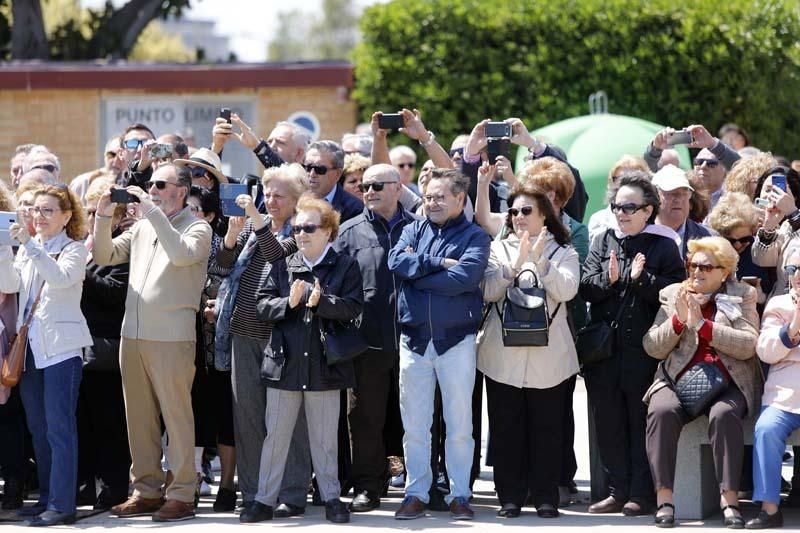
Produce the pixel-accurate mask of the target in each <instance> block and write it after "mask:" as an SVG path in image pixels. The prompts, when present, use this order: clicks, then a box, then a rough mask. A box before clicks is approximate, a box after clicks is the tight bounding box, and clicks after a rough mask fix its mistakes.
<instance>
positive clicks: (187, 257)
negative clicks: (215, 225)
mask: <svg viewBox="0 0 800 533" xmlns="http://www.w3.org/2000/svg"><path fill="white" fill-rule="evenodd" d="M152 178H153V179H152V181H150V182H149V186H150V187H149V191H148V192H149V195H148V194H147V193H145V192H144V191H143V190H142V189H140V188H139V187H136V186H130V187H128V192H130V193H131V194H132V195H134V196H135V197H136V198H138V199H139V202H140V204H141V211H142V215H143V217H144V218H142V219H141V220H140V221H139V222H137V223H136V224H134V225H133V226H132V227H131V229H129V230H128V231H126V232H125V233H123V234H122V235H120V236H118V237H116V238H115V239H113V240H112V238H111V231H112V227H111V217H112V216H113V214H114V208H115V207H116V204H113V203H111V192H110V191H109V192H106V193H105V194H104V195H103V196H102V197H101V198H100V201H99V202H98V206H97V215H96V217H97V219H96V222H95V227H94V249H93V254H94V260H95V262H96V263H97V264H99V265H116V264H120V263H125V262H129V263H130V283H129V285H128V296H127V300H126V302H125V318H124V320H123V323H122V339H121V343H120V368H121V371H122V385H123V390H124V393H125V414H126V415H127V418H128V437H129V444H130V450H131V458H132V460H133V462H132V465H131V476H132V478H133V495H132V496H131V497H130V498H129V499H128V501H126V502H125V503H123V504H120V505H117V506H115V507H113V508H112V510H111V512H112V514H114V515H116V516H118V517H133V516H143V515H152V518H153V521H156V522H165V521H178V520H186V519H189V518H193V517H194V495H195V485H196V483H197V478H196V475H195V465H194V418H193V416H192V401H191V389H192V380H193V377H194V372H195V367H194V358H195V341H196V332H195V320H196V317H197V311H198V308H199V305H200V293H201V291H202V290H203V286H204V284H205V281H206V264H207V262H208V256H209V252H210V248H211V227H210V226H209V225H208V223H207V222H206V221H205V220H201V219H198V218H197V217H195V216H194V214H193V213H192V211H191V209H190V208H189V207H187V204H186V198H187V197H188V195H189V188H190V187H191V183H192V176H191V173H190V172H189V170H188V169H186V168H184V167H177V166H175V165H173V164H167V165H163V166H161V167H159V168H158V169H157V170H156V171H155V172H153V175H152ZM159 415H161V416H162V417H163V419H164V424H165V426H166V428H167V434H168V435H169V453H170V457H169V460H170V466H171V469H172V472H173V473H174V481H173V482H172V483H171V484H170V485H169V486H168V487H167V488H166V502H164V500H163V495H162V492H161V491H162V489H161V486H162V485H163V484H164V472H163V471H162V470H161V422H160V420H159Z"/></svg>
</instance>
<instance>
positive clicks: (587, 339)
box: [575, 291, 627, 366]
mask: <svg viewBox="0 0 800 533" xmlns="http://www.w3.org/2000/svg"><path fill="white" fill-rule="evenodd" d="M626 294H627V291H626ZM625 300H626V298H623V299H622V302H620V306H619V310H618V311H617V316H615V317H614V320H613V321H612V322H611V323H610V324H609V323H608V322H606V321H605V320H598V321H597V322H590V323H589V324H587V325H586V326H584V327H582V328H581V329H580V330H578V332H577V333H576V335H575V336H576V339H575V350H576V351H577V352H578V362H579V363H580V364H581V366H583V365H592V364H594V363H599V362H601V361H605V360H606V359H611V356H612V355H613V353H612V351H613V349H614V332H615V331H616V330H617V327H619V319H620V318H622V313H623V311H624V310H625Z"/></svg>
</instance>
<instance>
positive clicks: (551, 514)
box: [536, 503, 559, 518]
mask: <svg viewBox="0 0 800 533" xmlns="http://www.w3.org/2000/svg"><path fill="white" fill-rule="evenodd" d="M536 514H537V515H539V518H558V516H559V513H558V509H557V508H556V507H555V506H554V505H551V504H549V503H543V504H542V505H540V506H539V507H537V508H536Z"/></svg>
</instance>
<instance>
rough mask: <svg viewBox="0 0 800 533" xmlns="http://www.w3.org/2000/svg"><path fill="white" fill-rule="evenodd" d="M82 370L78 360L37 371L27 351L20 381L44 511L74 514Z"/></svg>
mask: <svg viewBox="0 0 800 533" xmlns="http://www.w3.org/2000/svg"><path fill="white" fill-rule="evenodd" d="M82 371H83V361H82V360H81V358H80V357H73V358H71V359H67V360H66V361H62V362H60V363H58V364H55V365H53V366H49V367H47V368H44V369H42V370H39V369H37V368H36V366H35V364H34V362H33V354H32V353H31V351H30V349H29V350H28V356H27V358H26V360H25V372H24V373H23V374H22V379H21V380H20V382H19V390H20V394H21V395H22V404H23V405H24V406H25V416H26V417H27V419H28V428H29V429H30V432H31V437H32V440H33V451H34V453H35V454H36V469H37V472H38V474H39V502H38V504H37V505H43V506H44V505H46V506H47V510H48V511H58V512H60V513H74V512H75V490H76V485H77V478H78V425H77V422H76V418H75V410H76V409H77V406H78V389H79V388H80V384H81V376H82ZM54 465H55V468H53V466H54Z"/></svg>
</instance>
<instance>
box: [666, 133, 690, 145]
mask: <svg viewBox="0 0 800 533" xmlns="http://www.w3.org/2000/svg"><path fill="white" fill-rule="evenodd" d="M693 140H694V139H692V134H691V133H689V132H688V131H687V130H678V131H673V132H672V133H670V134H669V135H667V144H668V145H670V146H675V145H677V144H692V141H693Z"/></svg>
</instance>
